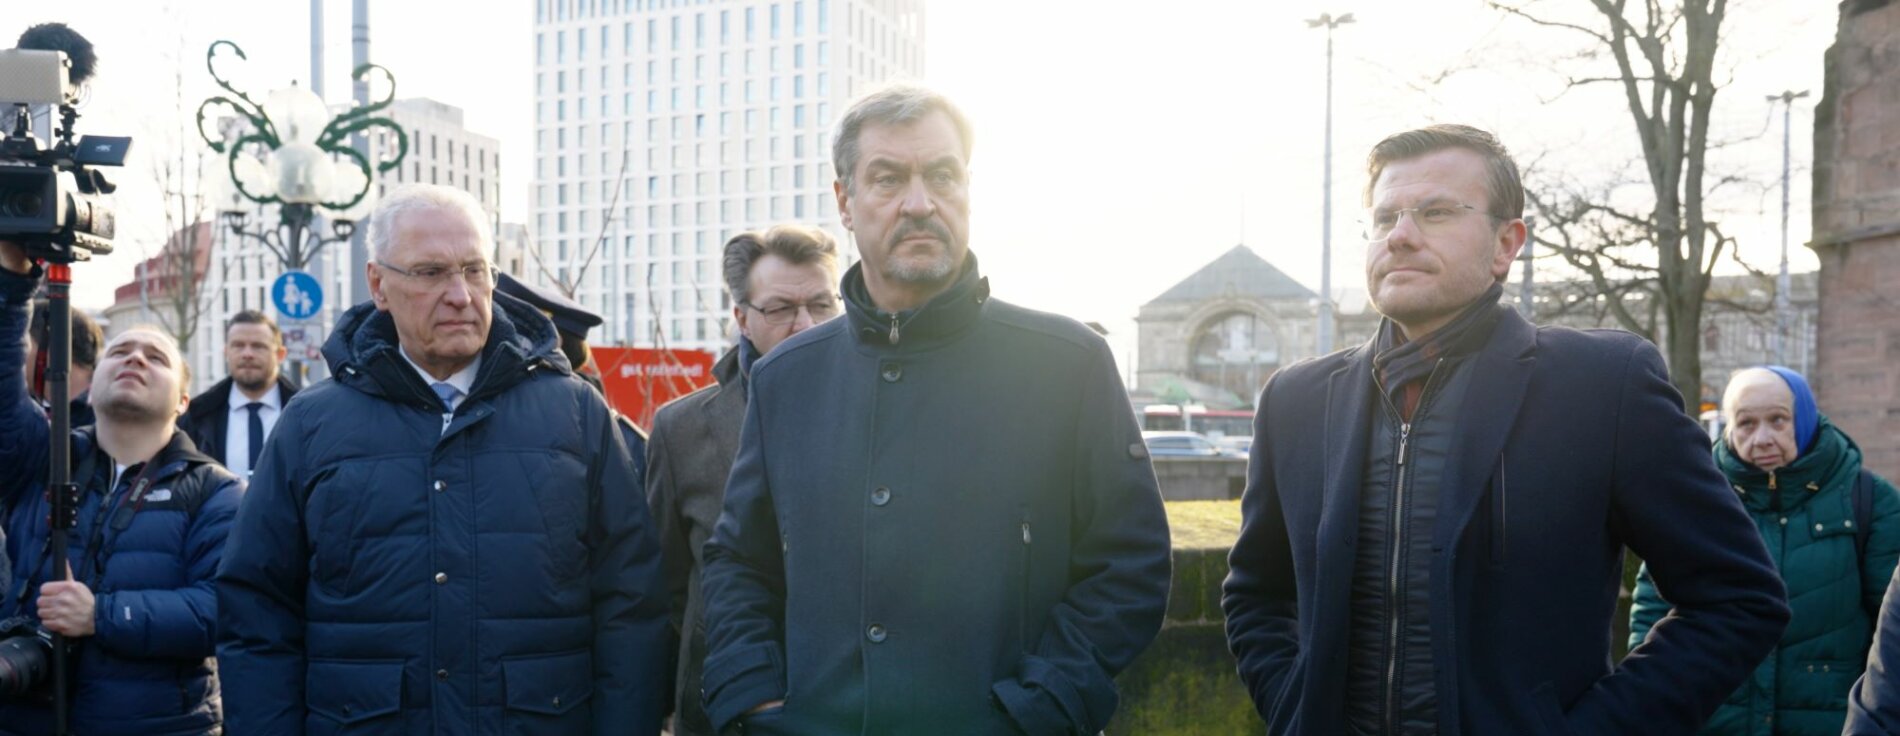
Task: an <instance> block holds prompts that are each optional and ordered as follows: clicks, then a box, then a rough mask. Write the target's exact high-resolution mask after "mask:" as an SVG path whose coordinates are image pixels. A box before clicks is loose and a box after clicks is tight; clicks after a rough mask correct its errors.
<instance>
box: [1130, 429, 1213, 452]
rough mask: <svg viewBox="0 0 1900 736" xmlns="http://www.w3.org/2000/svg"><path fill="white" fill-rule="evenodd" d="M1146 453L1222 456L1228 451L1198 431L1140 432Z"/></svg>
mask: <svg viewBox="0 0 1900 736" xmlns="http://www.w3.org/2000/svg"><path fill="white" fill-rule="evenodd" d="M1141 440H1142V441H1143V442H1145V443H1147V444H1148V454H1149V455H1153V456H1155V457H1222V456H1226V455H1228V454H1229V453H1227V452H1226V451H1223V450H1222V449H1221V448H1220V446H1218V445H1215V444H1214V441H1213V440H1210V439H1208V438H1207V437H1205V436H1203V435H1201V434H1200V433H1199V432H1142V433H1141Z"/></svg>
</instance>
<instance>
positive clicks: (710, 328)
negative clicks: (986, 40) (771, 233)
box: [527, 0, 924, 351]
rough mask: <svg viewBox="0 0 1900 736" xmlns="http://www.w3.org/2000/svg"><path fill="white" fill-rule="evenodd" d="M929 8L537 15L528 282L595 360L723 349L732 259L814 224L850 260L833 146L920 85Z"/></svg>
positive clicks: (575, 3)
mask: <svg viewBox="0 0 1900 736" xmlns="http://www.w3.org/2000/svg"><path fill="white" fill-rule="evenodd" d="M923 6H924V2H923V0H537V2H536V5H535V30H534V33H535V52H534V53H535V112H534V114H535V147H534V150H535V156H534V163H533V165H534V187H533V191H532V193H531V195H532V201H533V216H532V218H531V221H530V223H529V228H530V230H531V232H532V236H533V249H534V254H533V255H532V256H531V257H530V259H529V260H531V261H533V263H529V264H527V270H528V271H529V272H530V274H531V278H533V279H534V280H536V281H539V282H542V283H548V282H551V281H557V280H558V281H560V282H562V283H563V284H568V285H571V286H573V287H575V288H574V294H575V296H576V297H577V299H578V300H579V301H581V302H582V303H584V304H585V305H587V307H589V308H590V309H594V310H596V311H598V312H600V314H601V315H602V316H604V317H605V318H606V324H604V325H603V326H602V327H601V328H599V329H598V330H597V331H596V332H595V333H594V335H593V338H594V341H595V342H596V343H600V344H620V345H638V346H646V347H653V346H665V347H672V348H697V349H704V350H709V351H718V350H721V349H723V348H724V347H725V346H726V345H727V344H728V342H729V340H730V333H729V329H730V322H731V308H732V305H731V301H730V299H729V297H728V296H727V295H726V293H725V289H724V288H723V286H722V284H723V282H722V280H721V276H720V255H721V253H720V251H721V248H722V247H723V246H724V244H725V241H726V239H727V238H729V237H731V236H732V235H733V234H735V233H738V232H740V231H743V230H748V229H754V228H762V227H766V226H769V225H772V224H775V223H780V222H803V223H807V224H816V225H819V226H821V227H824V228H825V229H826V230H829V231H830V232H831V233H832V234H833V235H834V236H837V237H838V238H839V242H840V244H841V246H842V247H843V248H844V250H845V251H846V252H847V254H849V252H850V247H849V244H848V241H847V240H846V239H845V233H844V231H843V230H842V228H841V227H840V226H839V224H838V214H837V204H836V199H835V198H834V197H833V195H832V188H831V185H832V181H833V180H834V179H835V176H834V175H833V173H832V169H831V129H832V126H833V124H834V123H835V119H836V116H837V115H839V114H840V113H841V112H842V110H843V109H844V107H845V105H846V104H848V103H849V102H850V100H851V99H853V98H854V97H856V96H857V95H860V94H863V93H864V92H867V91H869V90H871V89H873V88H874V87H876V86H877V85H879V84H882V83H884V82H886V81H890V80H897V79H917V78H920V77H922V75H923V70H924V50H923V42H924V7H923Z"/></svg>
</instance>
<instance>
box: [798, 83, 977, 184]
mask: <svg viewBox="0 0 1900 736" xmlns="http://www.w3.org/2000/svg"><path fill="white" fill-rule="evenodd" d="M933 112H941V113H943V114H944V115H947V116H949V118H950V123H951V124H952V125H954V126H956V128H957V138H958V139H959V140H961V141H962V142H963V161H964V163H966V164H967V163H969V161H970V143H971V135H972V133H973V131H971V130H970V119H969V118H966V117H964V116H963V111H962V110H959V109H957V106H956V105H955V104H954V103H952V102H950V98H948V97H944V96H943V95H941V94H938V93H937V92H936V90H932V89H930V88H928V87H924V86H921V85H916V84H909V83H904V82H898V83H895V84H891V85H888V86H885V87H882V88H879V89H877V90H875V91H872V92H871V93H870V94H867V95H865V96H863V97H859V98H858V99H857V100H855V101H853V102H852V103H851V107H850V108H848V109H846V110H845V112H844V117H842V118H839V119H838V133H837V135H835V136H832V139H831V140H832V143H831V166H832V169H834V170H835V171H836V172H837V174H838V181H840V182H843V183H844V189H845V191H847V192H849V191H851V185H852V183H853V182H852V178H853V176H852V175H853V174H856V173H857V168H858V133H859V132H860V131H862V130H863V129H864V126H866V125H908V124H910V123H914V122H917V121H918V120H922V119H923V118H924V117H925V116H927V115H929V114H931V113H933Z"/></svg>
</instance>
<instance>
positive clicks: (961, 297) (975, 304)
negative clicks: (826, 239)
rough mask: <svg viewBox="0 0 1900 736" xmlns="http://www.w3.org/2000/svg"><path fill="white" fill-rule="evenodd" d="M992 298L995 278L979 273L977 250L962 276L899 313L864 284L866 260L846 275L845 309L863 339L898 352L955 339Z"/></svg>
mask: <svg viewBox="0 0 1900 736" xmlns="http://www.w3.org/2000/svg"><path fill="white" fill-rule="evenodd" d="M989 300H990V280H989V279H987V278H984V277H983V276H982V274H981V273H980V272H979V269H978V267H977V263H976V253H974V252H972V253H968V254H966V255H965V256H964V260H963V272H962V273H960V274H958V275H957V280H956V281H955V282H953V283H952V284H951V285H950V288H948V289H945V290H944V291H943V293H940V294H938V295H936V296H934V297H931V299H930V301H928V302H925V303H924V305H923V306H921V307H917V308H915V309H908V310H905V311H902V312H898V313H896V314H892V313H890V312H886V311H884V310H882V309H879V308H878V307H877V303H876V302H873V301H872V300H871V290H870V288H869V287H866V286H865V284H864V263H863V262H862V261H860V262H858V263H857V264H855V265H853V266H852V267H851V270H850V271H847V272H845V275H844V311H845V315H846V317H847V318H848V319H850V320H851V333H852V334H853V335H856V336H857V339H858V342H860V343H862V344H866V345H871V346H874V347H877V348H888V349H894V350H898V351H905V352H908V351H913V350H923V349H928V348H931V347H935V346H937V345H941V344H943V343H944V342H947V341H949V340H950V339H952V338H955V337H956V336H957V335H960V334H962V333H963V331H964V330H967V329H969V327H970V326H971V325H974V324H976V320H977V318H978V317H981V316H982V315H983V305H984V304H985V303H987V302H988V301H989Z"/></svg>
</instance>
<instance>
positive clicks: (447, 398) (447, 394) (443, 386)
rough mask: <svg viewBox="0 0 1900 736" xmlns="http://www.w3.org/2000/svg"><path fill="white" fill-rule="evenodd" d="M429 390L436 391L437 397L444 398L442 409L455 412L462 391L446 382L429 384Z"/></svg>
mask: <svg viewBox="0 0 1900 736" xmlns="http://www.w3.org/2000/svg"><path fill="white" fill-rule="evenodd" d="M429 388H432V389H435V395H436V396H440V397H442V407H443V408H444V409H446V410H448V411H455V400H456V399H458V398H461V396H462V390H461V389H459V388H456V387H454V386H452V385H449V383H448V382H446V381H437V382H435V383H431V384H429Z"/></svg>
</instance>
